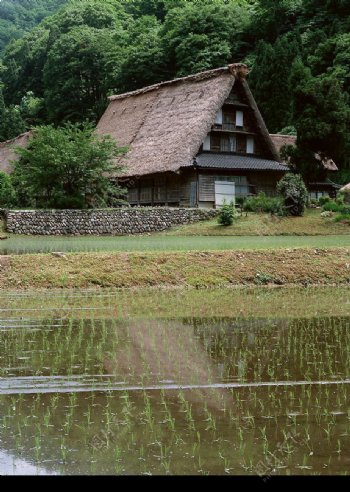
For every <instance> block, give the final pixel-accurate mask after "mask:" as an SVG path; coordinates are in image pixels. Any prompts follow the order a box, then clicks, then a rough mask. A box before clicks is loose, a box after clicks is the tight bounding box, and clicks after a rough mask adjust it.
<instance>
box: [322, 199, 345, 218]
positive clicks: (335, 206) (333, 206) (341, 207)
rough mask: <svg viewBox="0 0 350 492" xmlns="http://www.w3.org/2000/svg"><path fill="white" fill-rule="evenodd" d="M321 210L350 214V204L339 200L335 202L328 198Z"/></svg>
mask: <svg viewBox="0 0 350 492" xmlns="http://www.w3.org/2000/svg"><path fill="white" fill-rule="evenodd" d="M323 210H324V211H325V212H338V213H340V214H342V215H350V205H346V204H344V203H342V202H341V201H339V202H338V203H337V202H336V201H334V200H330V201H328V202H327V203H325V204H324V205H323Z"/></svg>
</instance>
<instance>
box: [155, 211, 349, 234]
mask: <svg viewBox="0 0 350 492" xmlns="http://www.w3.org/2000/svg"><path fill="white" fill-rule="evenodd" d="M321 212H322V211H321V210H320V209H308V210H307V211H306V212H305V215H304V217H275V216H271V215H269V214H253V213H248V215H247V214H246V213H244V214H243V216H242V217H240V218H239V219H238V220H237V221H236V222H235V223H234V224H233V225H232V226H230V227H222V226H220V225H219V224H218V223H217V220H216V219H214V220H210V221H205V222H198V223H196V224H190V225H187V226H181V227H176V228H172V229H171V230H169V231H166V232H165V233H163V234H166V235H167V236H178V235H181V236H318V235H320V236H322V235H330V234H334V235H340V234H350V227H349V226H348V225H346V224H342V223H337V222H334V219H333V218H327V219H324V218H322V217H321Z"/></svg>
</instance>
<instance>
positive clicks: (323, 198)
mask: <svg viewBox="0 0 350 492" xmlns="http://www.w3.org/2000/svg"><path fill="white" fill-rule="evenodd" d="M330 201H332V200H331V198H329V196H320V198H319V199H318V203H319V205H320V206H321V207H323V205H325V204H326V203H328V202H330Z"/></svg>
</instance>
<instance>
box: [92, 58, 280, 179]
mask: <svg viewBox="0 0 350 492" xmlns="http://www.w3.org/2000/svg"><path fill="white" fill-rule="evenodd" d="M247 73H248V69H247V67H246V65H243V64H234V65H229V66H227V67H223V68H219V69H216V70H209V71H206V72H202V73H199V74H196V75H191V76H189V77H184V78H181V79H175V80H171V81H168V82H162V83H160V84H156V85H153V86H150V87H146V88H144V89H140V90H137V91H134V92H129V93H126V94H121V95H117V96H112V97H110V104H109V106H108V108H107V110H106V112H105V114H104V115H103V116H102V118H101V120H100V121H99V123H98V126H97V130H96V131H97V133H98V134H102V135H106V134H109V135H111V136H112V137H114V138H115V139H116V140H117V142H118V144H119V145H121V146H127V147H129V151H128V153H127V155H126V158H121V159H118V160H117V161H116V162H118V163H120V164H124V165H125V166H126V167H127V170H126V173H125V174H124V176H141V175H145V174H153V173H159V172H166V171H172V172H177V171H178V170H179V169H180V168H182V167H186V166H192V165H193V159H194V157H195V156H196V155H197V154H198V151H199V149H200V146H201V145H202V143H203V141H204V139H205V137H206V135H207V134H208V133H209V132H210V130H211V127H212V125H213V124H214V121H215V116H216V114H217V112H218V111H219V109H220V108H221V107H222V106H223V104H224V102H225V100H226V99H227V97H228V96H229V94H230V92H231V90H232V88H233V86H234V84H235V83H239V84H241V86H242V89H243V92H244V93H245V96H246V98H247V100H248V101H249V104H250V107H251V109H252V112H253V115H254V117H255V120H256V124H257V127H258V129H259V132H260V133H261V135H262V136H263V138H264V141H265V144H266V147H267V149H269V153H270V158H271V159H273V160H278V159H279V157H278V153H277V151H276V149H275V147H274V145H273V143H272V141H271V139H270V136H269V133H268V131H267V129H266V126H265V124H264V121H263V119H262V117H261V114H260V112H259V110H258V108H257V106H256V103H255V101H254V98H253V96H252V94H251V92H250V89H249V87H248V84H247V82H246V80H245V77H246V75H247Z"/></svg>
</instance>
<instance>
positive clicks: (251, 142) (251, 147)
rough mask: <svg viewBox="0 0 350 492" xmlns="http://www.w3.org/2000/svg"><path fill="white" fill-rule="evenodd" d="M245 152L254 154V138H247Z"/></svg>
mask: <svg viewBox="0 0 350 492" xmlns="http://www.w3.org/2000/svg"><path fill="white" fill-rule="evenodd" d="M247 154H254V138H253V137H248V138H247Z"/></svg>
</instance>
